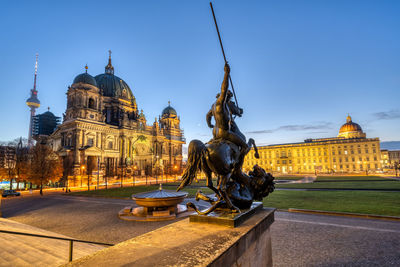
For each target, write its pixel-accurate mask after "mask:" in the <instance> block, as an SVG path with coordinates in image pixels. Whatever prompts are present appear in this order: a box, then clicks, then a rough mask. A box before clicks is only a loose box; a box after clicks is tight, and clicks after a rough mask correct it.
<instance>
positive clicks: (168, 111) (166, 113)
mask: <svg viewBox="0 0 400 267" xmlns="http://www.w3.org/2000/svg"><path fill="white" fill-rule="evenodd" d="M177 115H178V114H177V113H176V110H175V109H174V108H173V107H171V103H170V102H169V101H168V107H166V108H164V109H163V111H162V114H161V116H162V117H163V118H165V117H168V118H170V117H176V116H177Z"/></svg>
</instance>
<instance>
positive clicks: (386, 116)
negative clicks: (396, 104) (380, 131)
mask: <svg viewBox="0 0 400 267" xmlns="http://www.w3.org/2000/svg"><path fill="white" fill-rule="evenodd" d="M372 115H373V116H374V117H375V118H376V119H378V120H395V119H400V111H399V110H394V109H393V110H389V111H381V112H376V113H373V114H372Z"/></svg>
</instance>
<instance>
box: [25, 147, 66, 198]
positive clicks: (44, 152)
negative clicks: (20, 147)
mask: <svg viewBox="0 0 400 267" xmlns="http://www.w3.org/2000/svg"><path fill="white" fill-rule="evenodd" d="M30 155H31V164H30V179H31V180H32V182H33V183H35V184H38V185H39V186H40V194H41V195H43V185H44V184H46V183H47V182H48V181H49V180H51V179H57V180H58V179H59V178H60V177H61V176H62V175H63V168H62V163H61V160H60V158H59V157H58V155H57V154H56V153H55V152H53V150H52V149H51V148H50V147H48V146H47V145H45V144H41V143H39V142H37V143H36V145H35V146H34V147H32V148H31V151H30Z"/></svg>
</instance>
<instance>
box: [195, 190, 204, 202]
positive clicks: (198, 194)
mask: <svg viewBox="0 0 400 267" xmlns="http://www.w3.org/2000/svg"><path fill="white" fill-rule="evenodd" d="M202 194H203V192H201V190H197V193H196V197H195V199H196V201H199V200H200V197H199V196H200V195H202Z"/></svg>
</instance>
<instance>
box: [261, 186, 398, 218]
mask: <svg viewBox="0 0 400 267" xmlns="http://www.w3.org/2000/svg"><path fill="white" fill-rule="evenodd" d="M263 204H264V206H268V207H275V208H279V209H289V208H296V209H311V210H323V211H337V212H351V213H364V214H376V215H386V216H400V192H371V191H351V192H349V191H275V192H273V193H272V194H271V195H269V196H268V197H266V198H264V200H263Z"/></svg>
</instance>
